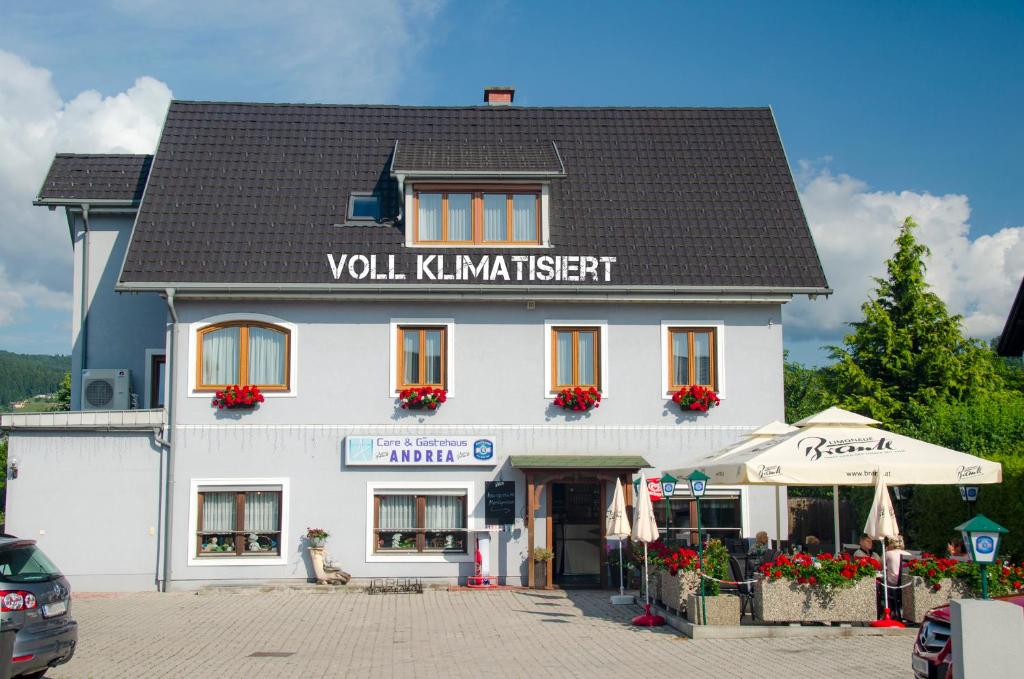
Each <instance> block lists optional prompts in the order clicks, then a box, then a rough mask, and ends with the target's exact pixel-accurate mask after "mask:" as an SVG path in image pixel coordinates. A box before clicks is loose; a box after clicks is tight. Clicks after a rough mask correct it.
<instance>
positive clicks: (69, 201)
mask: <svg viewBox="0 0 1024 679" xmlns="http://www.w3.org/2000/svg"><path fill="white" fill-rule="evenodd" d="M140 202H141V201H139V200H120V199H115V198H39V197H38V196H37V197H36V199H35V200H33V201H32V204H33V205H35V206H36V207H73V206H77V205H83V204H84V205H89V206H90V207H138V206H139V203H140Z"/></svg>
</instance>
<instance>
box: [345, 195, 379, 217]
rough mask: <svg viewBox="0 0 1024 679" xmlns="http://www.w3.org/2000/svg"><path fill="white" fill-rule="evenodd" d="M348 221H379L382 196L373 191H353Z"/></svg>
mask: <svg viewBox="0 0 1024 679" xmlns="http://www.w3.org/2000/svg"><path fill="white" fill-rule="evenodd" d="M348 221H350V222H379V221H380V197H379V196H375V195H373V194H372V193H353V194H352V195H351V196H349V199H348Z"/></svg>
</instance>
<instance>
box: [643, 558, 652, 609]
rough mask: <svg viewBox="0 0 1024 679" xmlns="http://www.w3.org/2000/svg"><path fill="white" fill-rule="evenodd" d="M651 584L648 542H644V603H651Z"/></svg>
mask: <svg viewBox="0 0 1024 679" xmlns="http://www.w3.org/2000/svg"><path fill="white" fill-rule="evenodd" d="M650 595H651V585H650V582H649V581H648V580H647V543H646V542H645V543H644V603H645V604H647V605H648V606H649V605H650V604H651V596H650Z"/></svg>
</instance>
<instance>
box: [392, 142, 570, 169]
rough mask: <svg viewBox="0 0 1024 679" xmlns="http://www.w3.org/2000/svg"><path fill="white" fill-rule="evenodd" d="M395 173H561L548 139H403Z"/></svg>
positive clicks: (397, 151)
mask: <svg viewBox="0 0 1024 679" xmlns="http://www.w3.org/2000/svg"><path fill="white" fill-rule="evenodd" d="M392 169H393V170H394V171H395V172H439V173H443V172H466V171H474V172H496V173H500V172H519V173H529V172H536V173H541V174H561V173H562V162H561V161H560V160H559V159H558V152H557V151H556V150H555V145H554V144H552V143H551V142H548V143H546V144H545V143H543V142H529V141H527V142H508V143H502V142H500V141H494V142H471V141H466V140H464V139H458V140H445V141H406V142H399V143H398V144H397V146H396V148H395V158H394V161H393V163H392Z"/></svg>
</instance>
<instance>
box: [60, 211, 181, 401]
mask: <svg viewBox="0 0 1024 679" xmlns="http://www.w3.org/2000/svg"><path fill="white" fill-rule="evenodd" d="M133 219H134V213H131V212H123V213H102V212H95V211H94V212H93V213H91V215H90V219H89V230H88V232H86V231H85V229H84V228H83V221H82V218H81V215H77V216H75V218H74V228H75V234H76V236H75V242H74V249H75V264H74V286H73V288H74V290H73V301H72V314H71V316H72V323H71V342H72V357H71V365H72V370H71V408H72V410H78V409H80V408H81V395H82V387H81V374H80V372H79V370H78V367H79V366H80V365H81V364H82V363H81V361H82V352H83V351H84V352H85V357H86V362H85V367H86V368H87V369H88V368H128V369H129V370H131V371H132V391H133V392H134V393H136V394H138V396H139V403H138V406H139V407H140V408H142V407H145V405H146V402H145V384H146V382H145V380H146V372H147V371H148V366H147V365H146V349H163V347H164V345H165V343H166V342H165V324H166V318H167V310H166V306H165V305H164V302H163V300H162V299H160V297H159V296H157V295H156V294H136V293H118V292H115V291H114V285H115V284H116V283H117V276H118V274H119V273H120V270H121V262H122V260H123V259H124V253H125V250H126V249H127V247H128V241H129V239H130V237H131V230H132V222H133ZM86 240H88V272H87V277H86V278H87V281H86V285H87V286H88V293H89V294H88V297H87V304H86V308H87V314H86V319H85V324H84V327H85V332H84V333H83V331H82V327H83V324H82V322H81V313H82V303H81V302H82V283H83V281H82V272H83V269H84V268H86V267H85V266H84V254H85V252H86V247H85V243H86Z"/></svg>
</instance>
